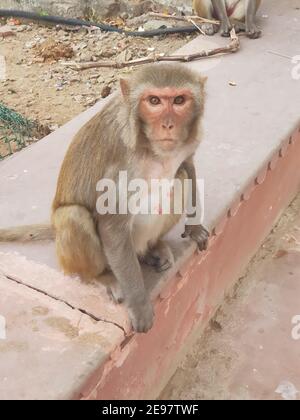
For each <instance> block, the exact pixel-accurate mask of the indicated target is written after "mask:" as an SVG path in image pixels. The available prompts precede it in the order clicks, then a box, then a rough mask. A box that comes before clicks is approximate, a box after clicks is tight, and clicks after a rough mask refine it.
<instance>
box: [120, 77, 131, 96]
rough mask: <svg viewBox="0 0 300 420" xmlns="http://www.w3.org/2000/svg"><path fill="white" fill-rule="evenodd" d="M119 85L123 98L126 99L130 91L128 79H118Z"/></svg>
mask: <svg viewBox="0 0 300 420" xmlns="http://www.w3.org/2000/svg"><path fill="white" fill-rule="evenodd" d="M120 87H121V92H122V95H123V97H124V99H127V98H128V96H129V93H130V86H129V82H128V80H126V79H120Z"/></svg>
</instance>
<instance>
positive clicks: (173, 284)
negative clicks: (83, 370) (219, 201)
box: [82, 130, 300, 399]
mask: <svg viewBox="0 0 300 420" xmlns="http://www.w3.org/2000/svg"><path fill="white" fill-rule="evenodd" d="M293 140H294V142H293V144H291V145H290V147H289V148H288V149H287V152H286V154H285V157H284V158H280V159H279V160H278V163H277V166H276V168H275V169H274V170H273V171H271V170H269V171H268V172H267V175H266V178H265V180H264V182H263V183H262V184H261V185H257V186H256V187H255V189H254V191H253V193H252V194H251V197H250V198H249V200H248V201H244V202H243V203H242V205H241V206H240V208H239V211H238V212H237V213H236V215H235V216H234V217H230V218H229V219H228V221H227V224H226V226H225V227H224V230H223V232H222V234H220V235H219V236H217V237H216V238H215V239H214V240H213V242H212V244H211V246H210V248H209V250H208V251H207V252H206V253H205V254H204V255H200V256H196V255H194V257H193V258H192V259H191V260H190V263H189V265H188V266H187V267H186V271H183V272H181V275H180V276H177V277H175V278H173V279H172V280H170V281H169V282H168V285H167V287H166V289H167V291H166V290H164V292H163V293H164V296H166V297H165V298H161V299H160V300H159V301H158V302H157V306H156V321H155V324H154V328H153V329H152V330H151V331H150V333H148V334H147V335H145V336H143V335H135V336H134V337H132V339H131V340H130V341H129V342H128V343H126V345H125V346H124V347H123V349H122V350H121V352H120V350H119V349H118V350H117V353H116V355H115V356H114V354H113V355H112V357H111V360H110V361H109V362H108V363H107V364H106V365H105V366H104V367H101V369H100V370H99V371H98V372H94V374H93V376H92V377H91V379H90V381H88V383H87V385H86V388H85V387H83V389H82V398H84V399H86V398H88V399H94V398H96V399H131V398H133V399H136V398H153V397H155V396H157V395H158V393H159V391H160V390H161V389H162V388H161V387H162V386H163V385H164V384H165V383H164V379H165V378H164V377H163V374H162V372H170V370H171V369H172V365H174V363H176V361H177V360H178V355H179V353H180V352H183V351H184V347H185V343H186V341H187V339H188V337H189V336H190V335H191V334H192V333H193V331H195V330H197V331H201V329H203V328H204V327H205V326H206V325H207V322H208V321H209V319H210V318H211V317H212V315H213V314H214V312H215V310H216V309H217V307H218V306H219V304H220V303H221V302H222V300H223V298H224V295H225V293H226V291H227V290H228V289H229V288H230V287H232V285H233V284H234V283H235V281H236V279H237V278H238V276H239V274H240V273H241V271H242V269H243V268H244V267H245V266H246V265H247V263H248V262H249V260H250V258H251V257H252V256H253V254H254V252H255V251H256V250H257V247H258V246H259V244H260V243H261V242H262V241H263V239H264V238H265V237H266V235H267V234H268V233H269V231H270V229H271V228H272V226H273V224H274V222H275V221H276V220H277V218H278V217H279V215H280V214H281V212H282V209H284V208H285V207H286V206H287V205H288V204H289V202H290V201H291V199H292V198H293V197H294V195H295V194H296V193H297V192H298V191H299V189H300V171H299V164H300V161H299V159H300V131H299V130H297V132H295V133H294V135H293ZM237 244H238V246H237ZM144 361H147V363H144Z"/></svg>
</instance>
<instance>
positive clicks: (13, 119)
mask: <svg viewBox="0 0 300 420" xmlns="http://www.w3.org/2000/svg"><path fill="white" fill-rule="evenodd" d="M36 131H37V124H36V123H35V122H34V121H30V120H28V119H26V118H24V117H22V115H20V114H18V113H17V112H15V111H13V110H11V109H9V108H7V107H6V106H5V105H3V104H2V103H1V102H0V159H3V158H5V157H6V156H8V155H10V154H12V153H14V152H16V151H17V150H20V149H23V147H26V146H27V145H28V144H30V143H32V142H33V141H34V140H35V136H36Z"/></svg>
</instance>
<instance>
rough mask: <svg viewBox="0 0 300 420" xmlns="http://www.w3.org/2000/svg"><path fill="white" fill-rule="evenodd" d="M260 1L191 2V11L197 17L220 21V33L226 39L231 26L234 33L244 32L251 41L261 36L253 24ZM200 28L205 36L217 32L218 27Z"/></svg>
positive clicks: (205, 24)
mask: <svg viewBox="0 0 300 420" xmlns="http://www.w3.org/2000/svg"><path fill="white" fill-rule="evenodd" d="M260 4H261V0H193V9H194V11H195V13H196V14H197V15H198V16H201V17H204V18H207V19H218V20H220V25H221V26H220V32H221V35H222V36H225V37H228V36H229V35H230V31H231V29H232V26H234V27H235V30H236V32H240V31H245V32H246V34H247V36H248V37H249V38H251V39H256V38H259V37H260V36H261V30H260V29H259V28H258V27H257V26H256V24H255V15H256V12H257V10H258V8H259V6H260ZM201 28H202V29H203V30H204V32H205V33H206V34H207V35H213V34H215V33H216V32H218V25H215V24H210V23H204V24H202V25H201Z"/></svg>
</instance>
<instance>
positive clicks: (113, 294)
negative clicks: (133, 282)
mask: <svg viewBox="0 0 300 420" xmlns="http://www.w3.org/2000/svg"><path fill="white" fill-rule="evenodd" d="M106 292H107V294H108V297H109V298H110V299H111V300H112V301H113V302H114V303H115V304H120V303H123V302H124V296H123V293H122V290H121V288H120V286H119V284H118V282H117V281H114V282H111V283H110V284H109V286H107V287H106Z"/></svg>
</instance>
